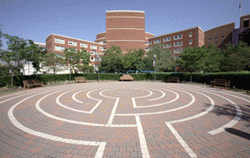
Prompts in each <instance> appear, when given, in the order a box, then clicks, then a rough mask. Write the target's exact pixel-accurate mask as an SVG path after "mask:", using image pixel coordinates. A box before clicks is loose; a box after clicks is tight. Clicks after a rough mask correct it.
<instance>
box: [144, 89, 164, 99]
mask: <svg viewBox="0 0 250 158" xmlns="http://www.w3.org/2000/svg"><path fill="white" fill-rule="evenodd" d="M154 90H155V91H158V92H161V93H162V95H161V96H160V97H158V98H154V99H149V100H148V101H153V100H158V99H161V98H163V97H165V95H166V94H165V93H164V92H163V91H161V90H157V89H154Z"/></svg>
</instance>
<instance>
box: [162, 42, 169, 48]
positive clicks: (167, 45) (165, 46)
mask: <svg viewBox="0 0 250 158" xmlns="http://www.w3.org/2000/svg"><path fill="white" fill-rule="evenodd" d="M170 47H171V43H169V44H164V45H163V48H170Z"/></svg>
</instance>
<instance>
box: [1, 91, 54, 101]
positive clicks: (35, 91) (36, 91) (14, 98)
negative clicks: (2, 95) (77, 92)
mask: <svg viewBox="0 0 250 158" xmlns="http://www.w3.org/2000/svg"><path fill="white" fill-rule="evenodd" d="M57 90H58V89H57ZM52 91H53V90H52ZM35 92H37V91H35ZM39 92H41V91H39ZM45 92H48V91H47V90H46V91H45ZM22 93H24V92H22ZM29 94H34V92H33V91H32V92H30V93H25V94H23V95H18V96H16V97H12V98H9V99H6V100H3V101H1V102H0V104H2V103H4V102H7V101H9V100H12V99H15V98H19V97H21V96H25V95H29Z"/></svg>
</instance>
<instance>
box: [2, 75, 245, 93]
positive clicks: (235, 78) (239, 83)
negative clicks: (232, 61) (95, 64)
mask: <svg viewBox="0 0 250 158" xmlns="http://www.w3.org/2000/svg"><path fill="white" fill-rule="evenodd" d="M154 75H155V74H154V73H146V74H145V73H143V74H131V76H132V77H133V78H134V79H135V81H141V80H154ZM76 76H85V78H86V79H87V80H97V79H98V74H96V73H86V74H72V75H71V80H74V78H75V77H76ZM168 76H177V77H179V78H180V80H181V81H185V82H189V81H190V77H191V76H192V81H193V82H197V83H206V84H210V82H211V81H213V80H215V79H229V80H231V84H230V86H231V88H232V87H233V86H235V88H238V89H247V90H250V83H249V81H250V72H225V73H192V74H191V73H156V80H161V81H166V80H167V78H168ZM120 77H121V74H99V78H100V80H113V81H117V80H119V78H120ZM27 79H38V80H40V81H42V82H43V83H44V84H46V83H48V82H59V81H67V80H69V74H57V75H54V74H44V75H32V76H14V77H13V85H14V86H23V80H27ZM10 84H11V76H0V87H4V86H6V85H8V86H9V85H10Z"/></svg>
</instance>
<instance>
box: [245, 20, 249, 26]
mask: <svg viewBox="0 0 250 158" xmlns="http://www.w3.org/2000/svg"><path fill="white" fill-rule="evenodd" d="M245 27H249V20H245V21H244V28H245Z"/></svg>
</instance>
